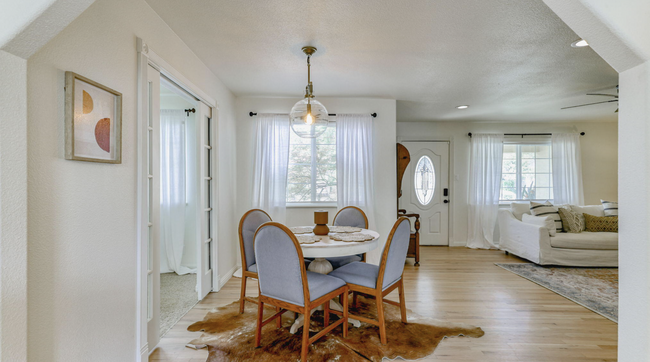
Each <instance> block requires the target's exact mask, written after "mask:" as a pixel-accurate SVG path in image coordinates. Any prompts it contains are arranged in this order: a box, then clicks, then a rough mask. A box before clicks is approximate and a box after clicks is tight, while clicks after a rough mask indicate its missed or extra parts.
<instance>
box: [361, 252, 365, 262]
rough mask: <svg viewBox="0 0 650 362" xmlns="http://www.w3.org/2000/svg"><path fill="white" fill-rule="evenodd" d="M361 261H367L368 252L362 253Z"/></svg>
mask: <svg viewBox="0 0 650 362" xmlns="http://www.w3.org/2000/svg"><path fill="white" fill-rule="evenodd" d="M361 261H362V262H364V263H365V262H366V253H363V254H362V257H361Z"/></svg>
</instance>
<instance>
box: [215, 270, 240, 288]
mask: <svg viewBox="0 0 650 362" xmlns="http://www.w3.org/2000/svg"><path fill="white" fill-rule="evenodd" d="M238 268H239V267H238V266H237V265H234V266H233V267H232V268H230V270H228V271H227V272H226V274H224V276H222V277H220V278H219V289H221V288H223V286H224V285H226V283H228V281H229V280H230V278H232V275H233V274H235V272H236V271H237V269H238Z"/></svg>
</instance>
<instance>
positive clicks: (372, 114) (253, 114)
mask: <svg viewBox="0 0 650 362" xmlns="http://www.w3.org/2000/svg"><path fill="white" fill-rule="evenodd" d="M248 115H249V116H251V117H253V116H257V113H256V112H248ZM370 115H371V116H372V118H377V113H370ZM328 116H330V117H336V113H330V114H328Z"/></svg>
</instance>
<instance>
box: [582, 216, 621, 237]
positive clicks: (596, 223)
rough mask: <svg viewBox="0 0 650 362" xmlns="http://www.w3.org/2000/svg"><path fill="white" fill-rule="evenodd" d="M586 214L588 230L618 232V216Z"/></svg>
mask: <svg viewBox="0 0 650 362" xmlns="http://www.w3.org/2000/svg"><path fill="white" fill-rule="evenodd" d="M584 215H585V225H586V226H587V231H591V232H610V233H617V232H618V216H593V215H589V214H584Z"/></svg>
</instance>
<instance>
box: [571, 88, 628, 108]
mask: <svg viewBox="0 0 650 362" xmlns="http://www.w3.org/2000/svg"><path fill="white" fill-rule="evenodd" d="M587 95H588V96H604V97H613V98H612V99H609V100H606V101H601V102H594V103H585V104H578V105H576V106H569V107H562V108H560V109H569V108H577V107H584V106H592V105H594V104H601V103H612V102H617V103H618V85H617V86H616V94H604V93H587ZM614 113H618V107H617V108H616V110H615V111H614Z"/></svg>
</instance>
